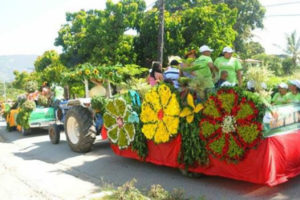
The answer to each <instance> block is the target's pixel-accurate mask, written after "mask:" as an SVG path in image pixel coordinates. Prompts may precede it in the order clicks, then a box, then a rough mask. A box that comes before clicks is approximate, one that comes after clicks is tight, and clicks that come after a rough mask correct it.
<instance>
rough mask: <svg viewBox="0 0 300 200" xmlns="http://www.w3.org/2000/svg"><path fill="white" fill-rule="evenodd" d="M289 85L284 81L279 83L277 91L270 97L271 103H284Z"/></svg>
mask: <svg viewBox="0 0 300 200" xmlns="http://www.w3.org/2000/svg"><path fill="white" fill-rule="evenodd" d="M288 88H289V86H288V85H287V84H286V83H280V84H279V85H278V92H277V93H276V94H275V95H274V96H273V98H272V101H271V102H272V104H273V105H281V104H285V103H286V94H287V92H288Z"/></svg>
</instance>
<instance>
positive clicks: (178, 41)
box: [134, 4, 236, 66]
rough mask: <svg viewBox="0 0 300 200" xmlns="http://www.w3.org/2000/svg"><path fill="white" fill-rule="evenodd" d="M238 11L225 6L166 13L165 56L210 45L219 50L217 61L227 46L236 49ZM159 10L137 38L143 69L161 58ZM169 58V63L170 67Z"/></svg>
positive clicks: (143, 24) (145, 22)
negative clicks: (158, 55)
mask: <svg viewBox="0 0 300 200" xmlns="http://www.w3.org/2000/svg"><path fill="white" fill-rule="evenodd" d="M235 18H236V11H235V10H231V9H229V8H228V6H227V5H225V4H217V5H213V4H209V5H207V6H203V7H193V8H187V9H184V10H177V11H176V12H174V13H170V12H168V11H165V48H164V54H165V55H184V53H185V52H187V51H188V50H191V49H198V48H199V46H200V45H202V44H208V45H210V46H211V47H212V48H214V49H215V51H214V57H216V56H218V55H219V54H220V53H221V52H222V48H223V47H224V46H226V45H232V43H233V41H234V39H235V35H236V32H235V31H234V30H233V25H234V24H235ZM158 24H159V22H158V12H157V8H154V9H152V10H149V11H147V12H146V13H145V14H144V16H143V19H142V20H141V23H140V24H139V27H138V28H137V31H138V36H137V37H136V38H135V44H134V45H135V46H134V47H135V50H136V53H137V55H138V61H139V63H138V64H139V65H142V66H149V65H150V64H151V62H152V61H153V60H155V59H156V57H157V53H156V52H157V48H158V46H157V42H156V41H157V34H158ZM166 59H167V58H166V57H165V63H166Z"/></svg>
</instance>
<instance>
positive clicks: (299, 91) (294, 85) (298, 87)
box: [285, 80, 300, 103]
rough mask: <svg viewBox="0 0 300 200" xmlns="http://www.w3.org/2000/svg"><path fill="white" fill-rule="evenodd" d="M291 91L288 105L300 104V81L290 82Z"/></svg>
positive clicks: (287, 97) (288, 96)
mask: <svg viewBox="0 0 300 200" xmlns="http://www.w3.org/2000/svg"><path fill="white" fill-rule="evenodd" d="M288 85H289V91H290V92H288V93H287V94H286V96H285V100H286V102H287V103H300V81H299V80H291V81H289V82H288Z"/></svg>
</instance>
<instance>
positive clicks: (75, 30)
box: [55, 0, 146, 67]
mask: <svg viewBox="0 0 300 200" xmlns="http://www.w3.org/2000/svg"><path fill="white" fill-rule="evenodd" d="M145 7H146V4H145V2H144V1H143V0H121V1H120V2H118V3H113V2H112V1H111V0H108V1H107V2H106V9H105V10H89V11H84V10H81V11H79V12H75V13H67V16H66V20H67V23H66V24H65V25H63V26H62V28H61V29H60V30H59V33H58V37H57V38H56V40H55V45H56V46H62V48H63V54H62V60H63V62H64V63H65V64H66V65H67V66H69V67H72V66H76V65H78V64H83V63H85V62H92V63H95V64H117V63H121V64H128V63H134V62H135V61H136V60H135V58H136V56H135V54H134V51H133V45H132V44H133V37H132V36H129V35H125V34H124V33H125V32H126V31H128V30H129V29H134V28H135V27H136V26H137V24H138V23H139V22H138V21H139V19H140V18H141V16H142V15H143V12H144V10H145Z"/></svg>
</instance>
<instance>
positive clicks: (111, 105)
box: [106, 100, 118, 116]
mask: <svg viewBox="0 0 300 200" xmlns="http://www.w3.org/2000/svg"><path fill="white" fill-rule="evenodd" d="M106 111H108V112H110V113H111V114H113V115H115V116H118V110H117V108H116V106H115V104H114V101H113V100H110V101H108V103H107V104H106Z"/></svg>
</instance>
